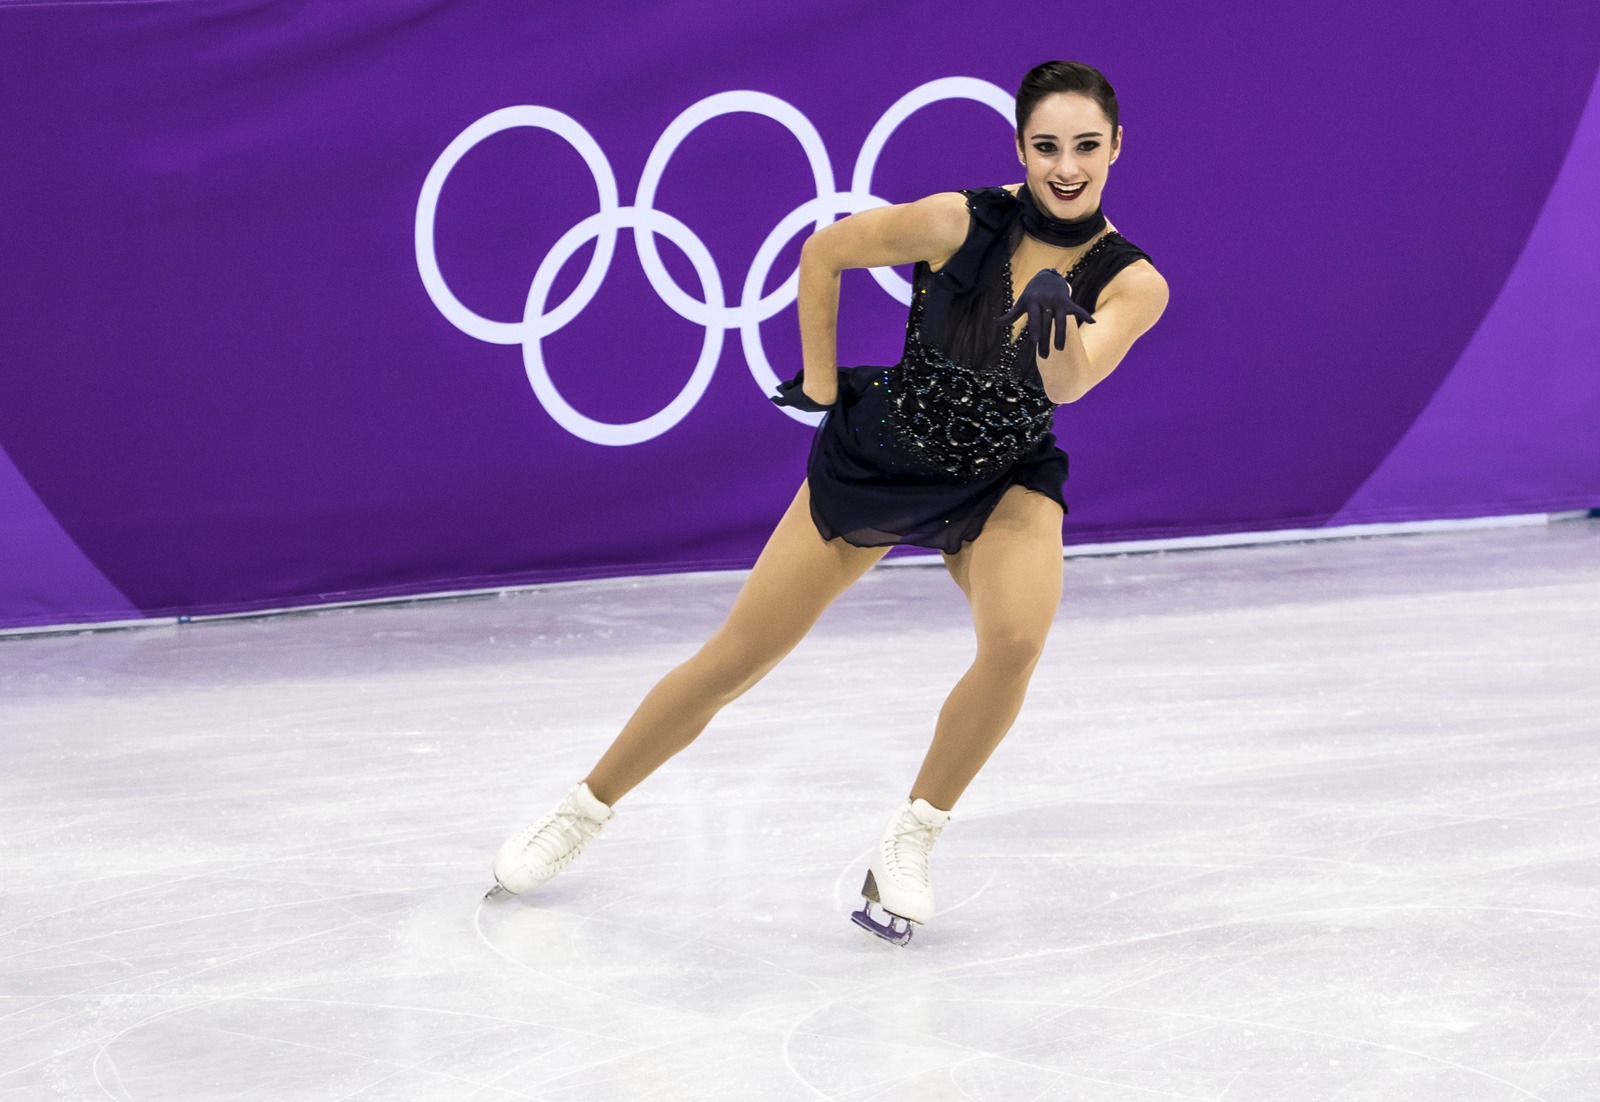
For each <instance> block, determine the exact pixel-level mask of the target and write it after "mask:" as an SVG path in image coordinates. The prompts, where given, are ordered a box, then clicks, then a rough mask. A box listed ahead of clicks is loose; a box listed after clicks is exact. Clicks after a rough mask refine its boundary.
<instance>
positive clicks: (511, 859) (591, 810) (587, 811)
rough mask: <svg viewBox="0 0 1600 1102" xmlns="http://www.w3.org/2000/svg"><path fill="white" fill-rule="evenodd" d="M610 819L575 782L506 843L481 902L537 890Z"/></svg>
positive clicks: (608, 812) (602, 806)
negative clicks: (546, 811) (542, 814)
mask: <svg viewBox="0 0 1600 1102" xmlns="http://www.w3.org/2000/svg"><path fill="white" fill-rule="evenodd" d="M610 818H611V809H610V808H609V807H607V806H606V805H605V804H603V803H601V802H600V801H599V800H597V799H595V796H594V793H592V792H590V791H589V786H588V785H587V784H585V783H583V782H582V781H579V782H578V783H577V784H576V785H574V786H573V789H572V791H571V792H568V793H567V794H566V795H565V796H563V797H562V798H561V802H560V803H558V804H557V805H556V806H555V810H554V811H552V812H550V814H548V815H546V816H545V817H544V818H542V819H540V820H539V821H538V822H536V823H534V824H533V825H532V826H531V827H529V828H528V829H527V830H525V831H523V832H522V833H521V834H513V835H512V836H511V837H510V838H507V839H506V842H505V845H503V846H501V847H500V852H499V853H497V854H495V857H494V880H495V884H494V887H492V888H490V889H489V894H488V895H485V896H484V898H485V899H494V898H496V897H497V896H501V895H521V894H522V893H523V892H525V891H529V890H531V889H533V888H537V887H538V886H539V885H540V884H543V883H544V882H545V881H546V880H549V879H550V878H551V877H552V876H554V875H555V874H556V873H558V872H560V871H561V870H562V869H564V868H566V867H567V866H568V865H570V864H572V862H573V860H574V859H575V858H576V857H577V856H578V854H580V853H582V852H583V847H584V846H586V845H588V844H589V839H591V838H593V837H594V836H595V835H596V834H598V833H600V828H601V827H602V826H604V825H605V824H606V821H607V820H608V819H610Z"/></svg>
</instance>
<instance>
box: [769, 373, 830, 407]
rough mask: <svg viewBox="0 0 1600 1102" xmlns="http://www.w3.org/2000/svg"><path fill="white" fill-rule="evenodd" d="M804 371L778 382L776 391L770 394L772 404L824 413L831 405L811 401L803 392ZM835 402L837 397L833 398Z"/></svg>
mask: <svg viewBox="0 0 1600 1102" xmlns="http://www.w3.org/2000/svg"><path fill="white" fill-rule="evenodd" d="M805 379H806V373H805V371H804V370H802V371H801V372H800V373H799V374H797V375H796V376H795V377H794V378H792V379H788V380H786V381H784V382H781V383H779V384H778V393H777V394H775V395H773V396H772V404H773V405H778V406H789V407H790V408H791V409H797V410H800V411H801V412H802V413H826V412H828V411H829V410H830V409H832V408H833V407H832V406H825V405H823V404H822V403H821V402H816V401H813V400H812V398H811V396H810V395H809V394H807V393H806V392H805V389H804V383H805ZM841 389H842V388H841ZM834 401H835V402H837V401H838V398H835V399H834Z"/></svg>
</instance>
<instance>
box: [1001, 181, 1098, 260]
mask: <svg viewBox="0 0 1600 1102" xmlns="http://www.w3.org/2000/svg"><path fill="white" fill-rule="evenodd" d="M1017 201H1018V202H1020V203H1021V204H1022V231H1023V232H1024V233H1026V234H1027V235H1028V236H1029V237H1034V238H1037V239H1038V240H1040V241H1043V242H1044V243H1045V244H1046V245H1055V246H1057V247H1059V248H1064V249H1072V248H1076V247H1077V246H1079V245H1082V244H1083V243H1084V242H1085V241H1088V240H1089V239H1090V238H1092V237H1093V236H1094V235H1095V234H1097V233H1099V232H1100V231H1101V230H1103V229H1105V228H1106V216H1105V211H1104V210H1103V209H1102V208H1100V207H1096V208H1095V209H1094V213H1093V214H1086V215H1084V216H1083V217H1082V218H1079V219H1077V220H1076V221H1072V222H1063V221H1061V220H1060V219H1057V218H1051V217H1050V216H1049V215H1048V214H1046V213H1045V212H1044V211H1042V210H1040V209H1039V204H1038V203H1036V202H1035V201H1034V198H1033V190H1032V189H1031V188H1029V187H1028V185H1027V184H1026V183H1024V184H1023V185H1022V187H1021V188H1019V189H1018V190H1017Z"/></svg>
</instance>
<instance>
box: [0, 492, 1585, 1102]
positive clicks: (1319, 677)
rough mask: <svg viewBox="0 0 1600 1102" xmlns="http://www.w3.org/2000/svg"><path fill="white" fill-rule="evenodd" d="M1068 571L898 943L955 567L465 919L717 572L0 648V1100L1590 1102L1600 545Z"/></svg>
mask: <svg viewBox="0 0 1600 1102" xmlns="http://www.w3.org/2000/svg"><path fill="white" fill-rule="evenodd" d="M1065 570H1066V579H1067V587H1066V597H1065V600H1064V601H1063V604H1062V608H1061V612H1060V615H1059V616H1058V618H1057V622H1056V628H1055V632H1054V635H1053V637H1052V640H1051V643H1050V647H1049V649H1048V650H1047V652H1046V654H1045V658H1044V660H1043V662H1042V664H1041V666H1040V668H1039V671H1038V674H1037V675H1036V678H1035V680H1034V687H1033V691H1032V695H1031V697H1030V699H1029V702H1028V704H1027V706H1026V708H1025V709H1024V711H1023V713H1022V717H1021V719H1020V720H1019V721H1018V723H1017V726H1016V728H1015V730H1014V731H1013V732H1012V734H1011V736H1010V737H1009V738H1008V740H1007V741H1006V743H1005V744H1004V745H1002V747H1001V748H1000V751H999V752H998V753H997V755H996V756H995V758H994V759H993V761H992V762H991V763H990V765H989V767H988V768H987V769H986V770H985V772H984V773H983V774H981V775H980V776H979V778H978V780H977V782H976V783H975V784H974V785H973V787H972V789H971V790H970V791H969V793H968V795H967V797H966V798H965V800H963V802H962V803H961V804H960V805H959V806H958V807H957V808H956V809H955V815H954V817H953V819H952V822H951V825H950V827H949V829H947V830H946V831H945V833H944V836H943V838H942V840H941V841H940V843H939V846H938V848H937V849H936V850H935V851H934V880H935V885H936V887H937V891H938V896H939V902H940V911H939V913H938V915H937V917H936V918H935V920H934V921H933V922H932V923H931V924H929V925H928V926H927V927H925V928H922V929H921V930H919V931H918V933H917V935H916V937H915V939H914V940H913V942H912V944H911V945H910V946H909V947H908V948H906V949H898V948H895V947H893V946H890V945H888V944H885V943H883V942H880V941H878V940H876V939H873V938H871V937H870V936H868V935H867V934H865V933H863V932H862V931H860V930H858V929H856V928H855V927H854V926H852V925H851V924H850V923H849V922H848V920H847V917H846V916H847V914H848V912H849V910H850V909H852V908H853V907H854V906H855V904H856V902H857V900H858V896H857V889H858V888H859V885H860V881H861V876H862V873H863V870H864V869H865V863H866V852H867V848H868V846H869V845H870V844H872V843H873V842H874V841H875V840H876V838H877V835H878V831H879V830H880V828H881V826H882V823H883V820H884V819H885V818H886V817H887V815H888V814H889V812H890V811H891V810H893V808H894V806H895V805H896V804H897V803H898V801H899V800H900V799H901V798H902V796H903V794H904V791H905V789H906V788H907V786H908V784H909V782H910V778H911V776H912V775H913V774H914V772H915V770H916V767H917V764H918V762H919V760H920V757H921V754H922V751H923V749H924V747H925V745H926V741H927V738H928V736H929V733H930V730H931V723H932V719H933V716H934V714H935V712H936V710H937V708H938V706H939V703H940V701H941V699H942V697H943V694H944V692H945V691H946V690H947V688H948V687H949V686H950V685H951V684H952V683H953V682H954V681H955V679H956V678H957V677H958V676H959V674H960V672H961V670H962V669H963V668H964V666H965V664H966V662H967V661H968V660H969V659H970V655H971V638H970V636H971V633H970V628H969V625H968V621H967V618H966V610H965V607H964V604H963V602H962V598H961V595H960V593H959V592H958V591H957V590H956V588H955V587H954V585H953V584H951V582H950V581H949V579H948V578H947V577H946V576H945V574H944V572H943V571H942V570H941V569H938V568H937V567H931V568H930V567H910V568H898V569H880V570H875V571H874V572H872V573H871V574H870V575H869V576H868V577H867V578H866V579H865V580H864V581H863V582H862V583H861V584H860V585H858V586H857V587H856V588H855V589H854V590H852V591H851V592H850V593H848V594H847V595H846V596H845V597H844V599H843V600H841V601H840V602H839V604H838V605H836V606H835V607H834V609H832V610H831V611H830V612H829V614H828V615H827V616H826V617H825V619H824V620H823V622H822V624H821V625H820V626H819V627H818V629H817V630H816V632H815V633H814V634H813V635H812V636H811V637H810V638H809V639H808V640H807V641H806V642H805V643H804V644H803V645H802V646H801V647H800V649H799V650H797V651H796V652H795V653H794V655H793V656H791V658H790V659H789V660H788V661H787V662H786V663H785V664H784V665H783V666H781V667H780V668H779V670H778V671H777V672H776V673H775V674H774V675H772V676H771V677H770V678H769V679H768V680H767V681H766V682H764V683H763V684H761V685H760V686H758V687H757V688H756V689H755V690H754V691H753V692H751V693H750V694H749V695H748V696H747V697H745V698H744V699H742V700H741V701H739V702H738V703H737V704H735V705H734V706H732V707H731V708H729V709H728V710H727V711H726V712H724V713H723V714H722V716H721V717H719V719H718V720H717V721H716V722H715V723H714V724H713V725H712V727H711V728H710V729H709V730H708V732H707V733H706V735H705V736H704V737H703V738H702V739H701V741H700V742H699V743H698V744H696V745H695V746H694V747H692V748H691V749H690V750H689V751H688V752H686V753H685V754H683V755H681V756H680V757H679V758H678V759H676V760H675V761H674V762H672V763H671V764H669V765H668V766H667V768H666V769H665V770H663V771H662V772H661V773H660V774H658V775H657V776H656V777H654V778H653V779H652V780H651V781H650V782H648V783H647V784H646V785H644V786H643V787H642V788H640V789H639V790H638V791H637V792H635V793H634V794H633V795H632V796H630V797H629V798H628V799H627V800H625V801H623V802H622V803H621V804H620V805H619V808H618V814H617V817H616V819H615V821H614V822H613V823H612V824H611V825H609V826H608V827H607V828H606V830H605V832H604V833H603V834H602V835H601V836H600V838H599V840H598V841H597V842H596V843H595V844H594V845H593V846H592V847H591V848H590V849H589V850H588V851H587V852H586V853H585V854H584V855H583V857H582V858H581V859H580V860H579V862H578V863H577V864H576V865H574V866H573V867H572V868H571V869H570V870H568V871H567V872H565V873H563V874H562V875H561V876H560V877H558V878H557V879H556V880H554V881H552V882H551V883H550V884H549V885H548V887H547V888H546V889H545V890H543V891H542V893H541V894H539V895H537V896H536V897H531V898H528V899H526V900H512V901H508V902H495V903H483V902H481V898H482V896H483V893H484V890H485V889H486V888H487V887H488V886H489V883H490V881H489V860H490V857H491V856H492V854H493V852H494V849H495V848H496V846H497V845H498V844H499V842H500V841H501V839H502V838H503V837H504V836H505V835H507V834H508V833H510V832H511V831H513V830H515V829H518V828H520V827H521V826H523V825H525V824H526V823H527V822H528V821H530V820H531V819H532V818H534V817H536V816H537V815H538V814H539V813H541V812H543V811H544V810H545V809H546V808H547V807H548V806H549V805H550V804H551V803H553V802H554V801H555V800H556V799H557V798H558V797H559V796H560V795H561V793H562V792H564V791H565V790H566V788H567V787H568V786H569V785H571V784H572V783H573V782H574V781H575V780H576V779H578V778H579V777H581V776H582V775H583V773H584V772H585V771H586V770H587V767H588V766H589V764H590V763H591V762H592V760H593V759H594V758H595V757H596V756H597V755H598V754H599V752H600V751H601V749H602V748H603V747H604V745H605V744H606V743H607V741H608V740H609V738H610V737H611V735H612V734H613V733H614V731H615V729H616V728H617V726H618V725H619V724H620V723H621V721H622V720H623V719H624V718H625V717H626V715H627V713H628V712H629V710H630V709H631V706H632V705H633V704H634V702H635V701H636V700H637V699H638V697H639V696H640V695H641V694H642V693H643V692H644V691H645V690H646V689H647V688H648V687H649V685H650V684H651V683H652V681H653V680H654V679H655V678H656V677H657V676H659V675H660V674H661V673H663V672H664V671H665V670H667V669H668V668H669V667H670V666H672V665H673V664H674V663H676V662H678V661H679V660H681V659H683V658H684V657H686V656H688V655H689V654H690V653H691V651H692V649H693V648H694V647H695V645H696V644H697V642H698V641H699V640H700V639H701V638H703V637H704V636H705V635H706V634H707V633H709V632H710V630H711V629H712V628H713V627H714V626H715V625H716V623H717V622H718V620H719V619H720V616H721V614H722V613H723V612H724V610H725V609H726V608H727V606H728V604H729V603H730V601H731V599H732V597H733V594H734V592H735V590H736V588H737V586H738V584H739V580H740V579H739V577H738V576H735V575H708V576H701V577H680V578H665V579H658V580H651V581H646V582H634V581H627V582H611V583H598V584H586V585H574V586H567V587H557V588H551V589H546V590H542V591H534V592H523V593H516V594H512V595H508V596H502V597H494V596H488V597H481V598H467V599H455V600H447V601H430V602H417V603H412V604H405V605H391V606H382V607H367V608H359V609H345V610H331V611H323V612H318V613H306V614H295V615H288V616H279V617H273V618H265V619H256V620H234V621H224V622H214V623H204V624H192V625H185V626H183V627H176V628H173V627H169V628H147V629H140V630H130V631H114V632H104V633H98V634H75V635H58V636H34V637H11V638H6V639H0V694H3V695H0V730H3V739H0V807H3V809H4V811H3V823H4V831H3V846H4V849H3V857H0V861H3V865H4V872H5V880H6V884H5V890H4V893H3V903H0V931H3V935H4V936H3V938H0V958H3V961H4V963H3V965H0V979H3V983H0V1099H5V1100H11V1099H16V1100H18V1102H33V1100H40V1099H53V1098H67V1099H98V1098H109V1099H117V1100H123V1102H179V1100H189V1099H203V1100H208V1102H213V1100H214V1102H223V1100H244V1099H250V1100H261V1102H290V1100H301V1099H305V1100H316V1102H323V1100H326V1102H333V1100H336V1099H337V1100H363V1102H367V1100H377V1099H407V1100H410V1099H417V1100H422V1099H427V1100H433V1099H440V1100H444V1099H449V1100H457V1102H466V1100H469V1099H470V1100H472V1102H500V1100H504V1099H548V1100H552V1102H553V1100H561V1102H580V1100H581V1102H595V1100H612V1099H618V1100H621V1099H659V1100H677V1099H686V1100H722V1099H729V1100H753V1099H784V1100H788V1099H794V1100H805V1099H838V1100H841V1102H843V1100H849V1102H868V1100H872V1102H913V1100H915V1102H944V1100H950V1102H957V1100H960V1102H968V1100H983V1102H987V1100H991V1099H992V1100H1005V1102H1029V1100H1035V1099H1038V1100H1054V1099H1069V1100H1073V1102H1112V1100H1117V1102H1122V1100H1129V1102H1133V1100H1158V1099H1204V1100H1209V1102H1267V1100H1282V1102H1334V1100H1337V1102H1517V1100H1520V1099H1528V1100H1538V1102H1593V1100H1594V1099H1596V1098H1600V521H1581V520H1579V521H1570V522H1565V523H1558V524H1551V525H1549V526H1547V527H1544V526H1541V527H1531V528H1512V529H1503V530H1487V531H1474V532H1461V533H1451V534H1440V535H1423V536H1407V537H1390V538H1383V539H1368V540H1347V541H1337V542H1323V543H1311V544H1284V545H1277V546H1262V547H1246V548H1235V549H1228V550H1209V551H1188V552H1179V553H1166V554H1156V555H1135V556H1124V557H1116V558H1084V559H1072V560H1069V561H1068V562H1067V563H1066V566H1065Z"/></svg>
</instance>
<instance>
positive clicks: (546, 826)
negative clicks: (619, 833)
mask: <svg viewBox="0 0 1600 1102" xmlns="http://www.w3.org/2000/svg"><path fill="white" fill-rule="evenodd" d="M600 826H601V824H600V823H597V822H595V821H594V820H593V819H591V818H589V817H588V816H587V815H585V814H583V812H581V811H579V810H577V809H576V808H573V807H567V806H562V807H558V808H556V809H555V810H554V811H552V812H551V813H550V815H549V817H548V818H547V819H546V820H544V821H543V822H539V823H535V824H534V825H533V826H531V827H529V828H528V829H527V830H525V831H523V832H522V847H523V860H525V861H527V863H528V864H529V865H532V864H533V863H534V860H538V861H539V862H540V863H542V864H544V865H547V866H554V867H555V868H556V869H557V870H560V869H564V868H566V867H567V866H568V865H570V864H571V863H572V861H573V858H575V857H577V856H578V852H579V851H580V850H582V849H583V847H584V845H585V843H587V842H588V841H589V839H590V838H592V837H594V835H595V832H596V831H598V830H599V829H600Z"/></svg>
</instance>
